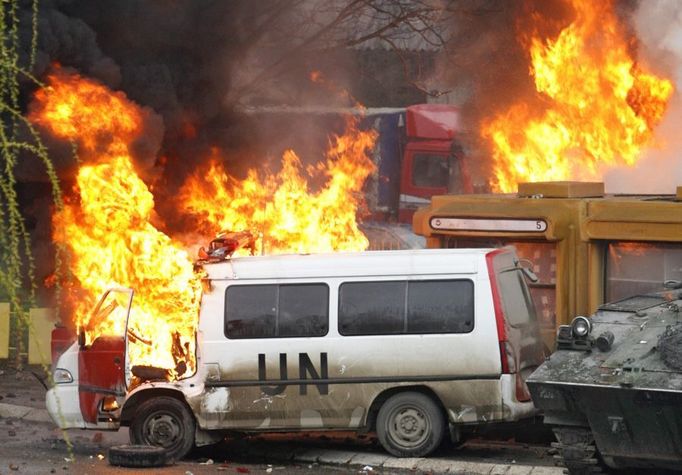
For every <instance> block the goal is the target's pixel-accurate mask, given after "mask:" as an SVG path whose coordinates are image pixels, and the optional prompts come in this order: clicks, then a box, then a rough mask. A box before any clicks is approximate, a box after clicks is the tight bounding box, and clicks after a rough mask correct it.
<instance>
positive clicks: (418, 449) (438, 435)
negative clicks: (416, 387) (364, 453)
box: [377, 391, 445, 457]
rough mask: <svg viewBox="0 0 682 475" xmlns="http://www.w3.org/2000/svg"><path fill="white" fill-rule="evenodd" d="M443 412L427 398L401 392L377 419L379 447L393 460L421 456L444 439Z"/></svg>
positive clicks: (388, 401) (384, 407) (391, 399)
mask: <svg viewBox="0 0 682 475" xmlns="http://www.w3.org/2000/svg"><path fill="white" fill-rule="evenodd" d="M444 432H445V421H444V418H443V413H442V411H441V410H440V408H439V407H438V406H437V405H436V403H435V402H434V401H433V399H431V398H430V397H429V396H427V395H425V394H422V393H418V392H413V391H410V392H404V393H400V394H396V395H395V396H392V397H391V398H389V399H388V400H387V401H386V402H385V403H384V404H383V406H381V409H380V410H379V415H378V417H377V435H378V436H379V442H381V445H382V446H383V447H384V449H386V451H387V452H389V453H390V454H392V455H395V456H396V457H423V456H425V455H428V454H430V453H431V452H433V451H434V450H435V449H436V448H437V447H438V446H439V445H440V443H441V441H442V440H443V434H444Z"/></svg>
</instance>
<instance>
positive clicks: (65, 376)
mask: <svg viewBox="0 0 682 475" xmlns="http://www.w3.org/2000/svg"><path fill="white" fill-rule="evenodd" d="M52 379H53V380H54V384H66V383H73V376H71V371H69V370H68V369H63V368H57V369H55V370H54V373H52Z"/></svg>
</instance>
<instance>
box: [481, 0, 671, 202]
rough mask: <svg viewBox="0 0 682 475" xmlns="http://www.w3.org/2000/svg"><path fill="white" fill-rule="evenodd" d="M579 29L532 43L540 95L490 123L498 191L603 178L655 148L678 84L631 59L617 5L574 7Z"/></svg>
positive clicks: (577, 1) (577, 2)
mask: <svg viewBox="0 0 682 475" xmlns="http://www.w3.org/2000/svg"><path fill="white" fill-rule="evenodd" d="M568 3H569V4H570V5H571V6H572V8H573V10H574V12H575V19H574V20H573V22H572V23H571V24H570V25H568V26H567V27H566V28H564V29H563V30H562V31H561V32H560V33H559V35H558V36H557V37H556V38H555V39H550V40H546V41H545V40H542V39H541V38H540V37H539V36H537V35H534V36H532V37H531V39H530V57H531V62H532V67H531V73H532V75H533V77H534V79H535V88H536V90H537V91H538V92H539V93H540V94H541V96H540V97H538V100H537V101H536V105H535V106H531V105H530V104H527V103H519V104H516V105H514V106H512V107H511V108H510V109H509V110H507V111H506V112H504V113H502V114H500V115H498V116H497V117H495V118H493V119H492V120H490V121H489V122H487V123H485V124H484V126H483V129H482V132H483V135H484V136H485V137H487V138H488V139H490V140H491V141H492V143H493V162H494V173H495V180H494V182H493V183H492V186H493V188H495V189H496V190H498V191H502V192H510V191H515V187H516V185H517V184H518V183H519V182H524V181H543V180H566V179H582V180H594V179H598V177H599V176H600V174H601V173H602V172H603V171H604V170H605V169H606V167H609V166H615V165H620V164H626V165H632V164H634V163H635V162H636V160H637V158H638V156H639V154H640V150H641V148H642V147H643V146H644V145H645V144H647V143H648V142H650V141H651V139H652V129H653V128H654V127H655V126H656V125H657V124H658V123H659V122H660V120H661V118H662V117H663V114H664V112H665V110H666V106H667V102H668V99H669V98H670V96H671V94H672V92H673V86H672V83H671V82H670V81H669V80H667V79H661V78H658V77H656V76H655V75H653V74H650V73H647V72H645V71H643V70H642V68H641V67H640V66H639V65H638V64H637V63H636V62H635V61H634V60H633V59H632V57H631V56H630V53H629V51H628V40H627V37H626V34H625V32H624V31H623V28H622V27H621V26H620V25H619V23H618V20H617V18H616V16H615V14H614V12H613V5H612V3H611V2H610V1H603V2H585V1H582V0H568Z"/></svg>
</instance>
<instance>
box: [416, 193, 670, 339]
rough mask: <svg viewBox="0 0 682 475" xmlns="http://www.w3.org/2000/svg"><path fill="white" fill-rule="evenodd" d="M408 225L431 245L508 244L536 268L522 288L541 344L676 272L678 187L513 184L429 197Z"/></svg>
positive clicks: (659, 285)
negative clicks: (507, 188) (620, 191)
mask: <svg viewBox="0 0 682 475" xmlns="http://www.w3.org/2000/svg"><path fill="white" fill-rule="evenodd" d="M413 226H414V231H415V233H417V234H419V235H422V236H424V237H425V238H426V242H427V247H430V248H453V247H499V246H503V245H510V244H511V245H514V246H515V247H516V248H517V253H518V254H519V256H521V257H522V258H526V259H528V260H530V261H531V262H532V263H533V266H534V268H533V271H534V272H535V274H537V276H538V277H539V280H538V282H536V283H534V284H531V292H532V293H533V298H534V300H535V305H536V310H537V315H538V319H539V321H540V325H541V330H542V335H543V339H544V341H545V342H546V343H547V345H548V347H550V348H553V346H554V339H555V334H556V328H557V326H558V325H562V324H568V323H570V321H571V320H572V319H573V317H575V316H576V315H590V314H591V313H593V312H594V311H595V310H596V308H597V307H598V306H599V305H600V304H601V303H604V302H610V301H615V300H618V299H621V298H625V297H628V296H631V295H636V294H639V293H643V292H650V291H654V290H660V289H662V288H663V283H664V282H665V281H671V280H677V281H682V187H678V188H677V194H676V195H605V194H604V184H603V183H591V182H590V183H586V182H543V183H522V184H519V187H518V193H517V194H484V195H446V196H434V197H433V198H432V200H431V204H430V205H429V206H427V207H425V208H422V209H420V210H418V211H417V212H416V214H415V215H414V218H413Z"/></svg>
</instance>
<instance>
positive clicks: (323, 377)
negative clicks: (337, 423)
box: [258, 353, 329, 396]
mask: <svg viewBox="0 0 682 475" xmlns="http://www.w3.org/2000/svg"><path fill="white" fill-rule="evenodd" d="M308 375H310V378H308ZM258 380H259V381H267V382H271V381H277V380H268V378H267V374H266V369H265V354H264V353H258ZM279 381H281V382H282V383H284V384H278V385H276V386H265V385H263V386H261V391H263V392H264V393H265V394H267V395H268V396H276V395H277V394H282V393H283V392H284V390H285V389H286V387H287V386H289V385H292V384H298V390H299V394H300V395H302V396H305V395H306V394H308V384H314V385H315V386H317V391H318V392H319V393H320V395H322V396H325V395H327V394H329V371H328V366H327V353H320V372H319V373H318V372H317V370H316V369H315V366H314V365H313V362H312V361H311V359H310V356H308V353H299V354H298V379H294V380H289V375H288V371H287V354H286V353H280V354H279ZM279 381H278V382H279ZM308 381H320V382H310V383H309V382H308ZM321 381H324V382H321Z"/></svg>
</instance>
